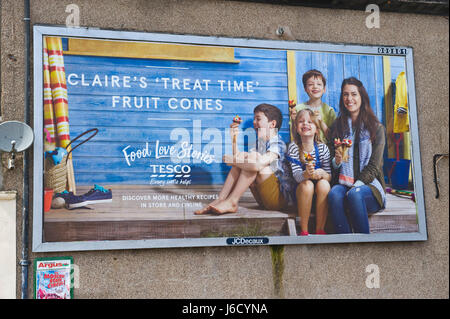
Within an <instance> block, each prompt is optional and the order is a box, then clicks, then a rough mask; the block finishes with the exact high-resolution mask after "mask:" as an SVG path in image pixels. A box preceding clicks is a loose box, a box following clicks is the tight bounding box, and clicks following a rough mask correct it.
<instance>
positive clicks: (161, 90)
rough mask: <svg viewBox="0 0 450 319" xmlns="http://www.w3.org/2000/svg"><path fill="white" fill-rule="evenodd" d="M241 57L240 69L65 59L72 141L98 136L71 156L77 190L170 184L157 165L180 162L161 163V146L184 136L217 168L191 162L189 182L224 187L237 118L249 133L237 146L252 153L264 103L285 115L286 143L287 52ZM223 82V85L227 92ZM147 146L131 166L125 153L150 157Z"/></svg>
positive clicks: (247, 52)
mask: <svg viewBox="0 0 450 319" xmlns="http://www.w3.org/2000/svg"><path fill="white" fill-rule="evenodd" d="M235 58H236V59H237V60H239V61H240V62H239V63H237V64H230V63H212V62H189V61H168V60H149V59H130V58H110V57H94V56H76V55H65V56H64V60H65V68H66V77H67V87H68V100H69V122H70V133H71V138H72V139H73V138H74V137H75V136H77V135H79V134H80V133H82V132H84V131H86V130H88V129H91V128H94V127H95V128H98V129H99V133H98V134H97V136H96V137H94V139H92V140H91V141H89V142H88V143H86V144H83V145H82V146H80V147H79V148H77V149H76V150H75V151H74V152H73V163H74V171H75V180H76V183H77V185H92V184H94V183H97V184H103V185H108V184H116V183H119V184H136V185H148V184H149V181H150V180H151V179H154V180H158V179H160V178H161V179H164V178H165V177H160V175H161V171H160V167H159V166H154V165H160V164H173V165H175V164H177V163H174V162H172V161H171V160H170V159H169V158H159V159H157V158H155V144H156V141H158V143H159V146H164V147H167V146H170V145H175V144H176V143H177V142H178V141H180V139H181V136H185V137H187V138H188V139H189V141H188V142H189V143H190V144H194V146H193V149H194V150H198V151H199V152H200V153H201V152H205V151H206V152H207V153H210V154H211V155H214V156H215V159H216V160H215V161H214V162H213V163H211V164H207V163H205V162H204V161H201V160H193V159H189V160H185V161H184V162H181V163H180V164H182V165H189V168H190V169H189V170H190V172H189V173H188V174H184V175H190V176H189V178H187V179H190V180H191V182H192V184H222V183H223V182H224V179H225V177H226V173H227V172H228V170H229V167H228V166H226V165H224V164H222V163H221V160H222V155H224V154H226V153H227V154H231V145H230V137H229V135H228V134H229V133H228V129H229V125H230V124H231V121H232V118H233V117H234V115H236V114H238V115H240V116H241V118H242V119H243V123H242V124H241V128H242V129H243V130H244V131H245V132H246V134H241V136H240V140H239V141H238V144H239V147H240V148H241V149H246V150H247V149H248V148H249V147H250V146H251V144H252V143H251V142H252V140H254V130H253V109H254V107H255V106H256V105H258V104H260V103H263V102H265V103H270V104H273V105H275V106H277V107H279V108H280V109H281V110H282V112H283V115H284V121H283V126H282V129H281V131H280V134H281V135H282V137H283V139H284V140H285V141H286V142H288V141H289V140H288V139H289V129H288V116H287V100H288V91H287V66H286V52H285V51H281V50H263V49H241V48H236V49H235ZM157 79H158V80H157ZM169 79H178V80H180V82H176V81H175V82H174V81H172V80H169ZM183 79H189V81H186V82H183ZM195 80H199V81H198V82H197V85H196V83H195ZM218 81H225V82H222V83H223V86H221V84H220V82H218ZM228 81H231V82H228ZM233 81H236V85H234V82H233ZM228 83H230V86H228ZM247 83H250V84H249V85H250V86H249V87H247ZM183 85H185V86H183ZM206 85H208V89H206ZM194 124H196V128H193V126H194ZM199 126H200V127H199ZM146 143H148V149H149V150H150V151H151V152H152V153H151V155H150V156H147V157H141V158H136V159H135V160H134V161H131V157H128V158H127V159H128V162H127V159H126V158H125V154H124V149H125V148H126V147H127V146H129V147H128V148H127V149H126V150H125V153H127V155H128V156H131V152H135V153H137V152H138V150H141V152H143V153H145V150H146V149H147V144H146ZM223 143H225V145H224V144H223ZM152 165H153V166H152ZM185 170H186V171H187V168H185ZM186 171H185V172H184V173H186ZM163 172H165V173H167V172H168V168H167V167H165V168H164V169H163ZM152 176H153V177H152Z"/></svg>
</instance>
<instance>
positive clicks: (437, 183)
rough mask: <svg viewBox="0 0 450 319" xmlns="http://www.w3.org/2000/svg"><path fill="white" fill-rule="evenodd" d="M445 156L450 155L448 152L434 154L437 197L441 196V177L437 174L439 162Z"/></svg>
mask: <svg viewBox="0 0 450 319" xmlns="http://www.w3.org/2000/svg"><path fill="white" fill-rule="evenodd" d="M443 157H448V153H447V154H434V155H433V181H434V186H435V187H436V197H435V198H439V178H438V176H437V175H438V174H437V167H436V166H437V163H438V162H439V161H440V160H441V159H442V158H443Z"/></svg>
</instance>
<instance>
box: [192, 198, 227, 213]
mask: <svg viewBox="0 0 450 319" xmlns="http://www.w3.org/2000/svg"><path fill="white" fill-rule="evenodd" d="M220 201H221V200H220V199H215V200H213V201H212V202H211V203H210V204H209V205H206V206H205V207H203V208H202V209H199V210H196V211H195V212H194V215H204V214H207V213H209V212H210V211H211V205H216V204H218V203H219V202H220Z"/></svg>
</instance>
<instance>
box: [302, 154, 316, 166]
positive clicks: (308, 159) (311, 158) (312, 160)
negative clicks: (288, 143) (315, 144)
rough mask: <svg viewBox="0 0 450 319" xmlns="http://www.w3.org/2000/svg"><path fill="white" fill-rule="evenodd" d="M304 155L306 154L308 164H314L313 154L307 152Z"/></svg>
mask: <svg viewBox="0 0 450 319" xmlns="http://www.w3.org/2000/svg"><path fill="white" fill-rule="evenodd" d="M304 156H305V161H306V163H308V164H314V157H312V155H311V154H309V153H305V155H304Z"/></svg>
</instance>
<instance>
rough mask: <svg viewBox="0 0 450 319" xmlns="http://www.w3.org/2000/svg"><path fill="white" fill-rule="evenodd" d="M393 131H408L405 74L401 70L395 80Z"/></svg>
mask: <svg viewBox="0 0 450 319" xmlns="http://www.w3.org/2000/svg"><path fill="white" fill-rule="evenodd" d="M395 87H396V91H395V105H394V127H393V132H394V133H404V132H409V115H408V93H407V90H406V74H405V72H404V71H403V72H401V73H400V74H399V75H398V77H397V79H396V81H395Z"/></svg>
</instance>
